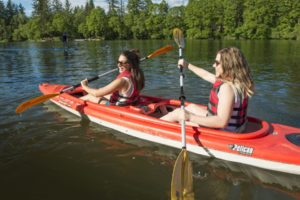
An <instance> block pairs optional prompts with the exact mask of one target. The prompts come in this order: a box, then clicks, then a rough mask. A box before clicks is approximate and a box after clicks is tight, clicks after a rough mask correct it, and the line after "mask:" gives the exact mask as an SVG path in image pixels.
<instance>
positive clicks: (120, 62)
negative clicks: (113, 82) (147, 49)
mask: <svg viewBox="0 0 300 200" xmlns="http://www.w3.org/2000/svg"><path fill="white" fill-rule="evenodd" d="M126 64H129V62H127V61H126V62H122V61H118V60H117V65H126Z"/></svg>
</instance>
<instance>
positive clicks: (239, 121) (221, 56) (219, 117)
mask: <svg viewBox="0 0 300 200" xmlns="http://www.w3.org/2000/svg"><path fill="white" fill-rule="evenodd" d="M178 66H182V67H184V68H186V69H189V70H191V71H192V72H194V73H195V74H196V75H198V76H199V77H200V78H202V79H204V80H206V81H208V82H210V83H212V84H213V87H212V89H211V92H210V97H209V103H208V107H207V108H206V107H200V106H198V105H195V104H190V105H189V106H187V107H186V108H185V110H184V111H181V109H180V108H178V109H175V110H174V111H172V112H170V113H168V114H167V115H165V116H163V117H162V118H161V119H163V120H167V121H172V122H181V120H186V121H187V123H188V124H189V123H190V124H191V125H194V126H199V125H200V126H205V127H208V128H218V129H221V130H224V131H230V132H237V133H239V132H243V131H244V129H245V127H246V123H247V118H246V116H247V106H248V97H251V96H252V95H253V94H254V81H253V78H252V75H251V72H250V68H249V67H248V63H247V61H246V58H245V56H244V55H243V53H242V51H241V50H239V49H238V48H236V47H228V48H224V49H222V50H220V51H219V52H218V53H217V56H216V59H215V63H214V64H213V67H214V68H215V74H212V73H210V72H208V71H206V70H204V69H202V68H200V67H197V66H195V65H192V64H191V63H188V62H187V61H186V60H184V59H180V60H179V61H178Z"/></svg>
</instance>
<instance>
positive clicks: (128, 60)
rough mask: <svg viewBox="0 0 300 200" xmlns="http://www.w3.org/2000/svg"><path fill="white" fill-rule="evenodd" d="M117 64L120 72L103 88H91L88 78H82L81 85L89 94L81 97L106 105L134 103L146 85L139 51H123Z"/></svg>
mask: <svg viewBox="0 0 300 200" xmlns="http://www.w3.org/2000/svg"><path fill="white" fill-rule="evenodd" d="M117 65H118V68H119V73H120V74H119V75H118V77H117V78H116V79H115V80H113V81H112V82H111V83H109V84H108V85H106V86H104V87H102V88H99V89H96V88H91V87H89V86H88V82H87V79H85V80H82V81H81V86H82V88H83V89H84V90H85V91H86V92H87V93H88V94H87V95H85V96H83V97H81V99H83V100H87V101H91V102H94V103H99V104H105V105H117V106H125V105H134V104H135V103H136V102H137V101H138V98H139V93H140V91H141V90H142V89H143V88H144V86H145V78H144V73H143V71H142V70H141V69H140V55H139V51H138V50H137V49H132V50H127V51H124V52H122V53H121V54H120V56H119V58H118V60H117Z"/></svg>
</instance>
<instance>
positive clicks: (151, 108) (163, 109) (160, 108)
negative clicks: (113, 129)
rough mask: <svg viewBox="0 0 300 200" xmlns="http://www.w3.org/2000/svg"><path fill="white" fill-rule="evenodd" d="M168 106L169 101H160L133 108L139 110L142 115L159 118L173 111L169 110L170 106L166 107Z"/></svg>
mask: <svg viewBox="0 0 300 200" xmlns="http://www.w3.org/2000/svg"><path fill="white" fill-rule="evenodd" d="M168 104H169V101H160V102H155V103H150V104H148V105H137V106H135V107H136V108H137V109H139V112H140V113H142V114H145V115H150V116H153V117H156V118H159V117H161V116H163V115H165V114H167V113H168V112H170V111H172V110H173V108H171V106H168Z"/></svg>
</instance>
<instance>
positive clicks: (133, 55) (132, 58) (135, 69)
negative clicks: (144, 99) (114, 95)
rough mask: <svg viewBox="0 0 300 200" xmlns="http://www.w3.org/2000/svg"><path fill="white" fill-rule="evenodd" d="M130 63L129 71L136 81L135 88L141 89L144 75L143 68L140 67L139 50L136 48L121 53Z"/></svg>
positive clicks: (143, 83)
mask: <svg viewBox="0 0 300 200" xmlns="http://www.w3.org/2000/svg"><path fill="white" fill-rule="evenodd" d="M121 55H123V56H125V57H126V58H127V60H128V62H129V63H130V64H131V66H132V67H131V68H130V73H131V75H132V77H133V79H134V81H135V83H136V88H137V90H138V91H141V90H142V89H143V88H144V86H145V77H144V72H143V70H141V69H140V52H139V50H138V49H131V50H126V51H123V52H122V53H121Z"/></svg>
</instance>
